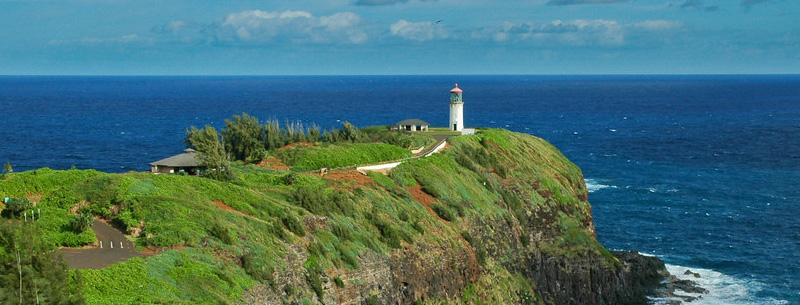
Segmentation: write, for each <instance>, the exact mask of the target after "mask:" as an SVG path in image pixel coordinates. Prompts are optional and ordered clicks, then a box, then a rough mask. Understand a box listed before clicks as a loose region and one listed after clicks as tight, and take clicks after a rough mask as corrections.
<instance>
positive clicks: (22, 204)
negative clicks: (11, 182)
mask: <svg viewBox="0 0 800 305" xmlns="http://www.w3.org/2000/svg"><path fill="white" fill-rule="evenodd" d="M31 208H33V201H31V200H30V199H28V198H10V199H8V203H6V210H8V211H9V212H10V213H12V214H14V215H19V214H21V213H22V212H23V211H26V210H30V209H31Z"/></svg>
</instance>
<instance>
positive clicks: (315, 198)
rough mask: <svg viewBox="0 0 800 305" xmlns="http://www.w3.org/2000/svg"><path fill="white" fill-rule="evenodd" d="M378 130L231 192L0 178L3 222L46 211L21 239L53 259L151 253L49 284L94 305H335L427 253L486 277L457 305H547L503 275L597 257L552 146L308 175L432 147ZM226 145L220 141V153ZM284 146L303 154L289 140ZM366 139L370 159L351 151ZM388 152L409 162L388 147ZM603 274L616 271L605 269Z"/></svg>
mask: <svg viewBox="0 0 800 305" xmlns="http://www.w3.org/2000/svg"><path fill="white" fill-rule="evenodd" d="M237 120H238V123H237ZM254 123H255V124H254ZM236 124H246V125H247V126H249V129H248V128H239V127H241V126H239V127H237V125H236ZM257 125H259V124H257V121H255V120H253V118H252V117H245V116H244V115H243V116H242V117H238V118H236V119H235V120H234V121H232V123H231V124H230V126H226V128H227V129H226V130H228V131H227V132H233V130H237V131H236V132H237V137H240V138H241V137H246V136H247V134H250V133H249V132H247V130H250V131H252V130H255V129H257V128H255V129H254V128H252V127H254V126H257ZM266 126H269V123H268V124H267V125H266ZM264 128H268V127H264ZM269 128H275V125H273V126H272V127H269ZM372 129H373V130H370V129H366V130H365V131H361V130H358V129H354V128H346V129H343V130H342V131H341V132H336V133H335V135H329V136H328V137H334V138H338V139H339V140H341V141H340V142H335V143H329V142H325V143H317V144H316V145H294V146H291V147H288V148H283V149H275V150H271V151H268V154H269V155H270V156H272V157H276V158H279V159H280V160H281V161H282V162H284V163H285V164H288V165H292V166H294V167H295V168H294V170H277V169H271V168H265V167H261V166H257V165H255V164H253V163H243V162H231V163H230V170H231V172H235V173H236V175H235V176H232V177H229V178H227V179H209V178H208V177H196V176H181V175H153V174H150V173H136V172H129V173H122V174H108V173H101V172H97V171H93V170H66V171H60V170H50V169H40V170H36V171H28V172H21V173H19V172H11V173H7V174H5V175H4V176H3V178H0V195H1V196H2V197H5V196H8V197H11V198H14V201H13V202H12V204H11V205H8V206H5V207H4V209H3V211H2V213H0V214H2V216H3V217H5V218H7V219H8V220H6V221H12V222H16V223H19V222H20V221H22V222H23V223H25V221H24V219H23V220H19V215H20V212H22V213H25V212H26V211H33V210H34V209H35V210H36V211H37V215H38V211H39V209H41V212H42V215H43V216H42V217H41V218H38V219H37V220H36V221H35V222H30V223H27V226H28V227H30V228H31V229H35V230H38V232H40V233H39V236H41V239H39V242H40V243H42V244H43V245H45V246H46V247H48V248H46V250H43V252H44V253H55V252H53V251H52V250H53V249H54V248H55V247H61V246H69V247H80V246H86V245H92V244H93V243H95V236H94V232H93V231H92V230H87V229H86V222H87V219H91V217H97V218H101V219H104V220H107V221H109V222H110V223H111V224H112V225H114V226H115V227H117V228H118V229H120V230H121V231H122V232H124V233H126V234H128V236H129V238H130V239H131V240H133V241H134V242H135V244H136V247H137V249H139V250H147V251H150V252H155V253H156V254H155V255H152V256H149V257H146V258H133V259H130V260H128V261H125V262H122V263H117V264H114V265H112V266H110V267H106V268H103V269H97V270H81V271H75V270H73V271H70V272H68V273H67V275H66V276H64V275H59V277H58V279H59V281H62V282H64V283H66V284H65V285H66V286H64V287H67V288H64V289H66V290H64V291H67V292H64V295H66V296H74V297H75V299H76V300H80V299H81V298H85V301H86V303H89V304H108V303H122V304H155V303H192V304H195V303H197V304H220V303H222V304H226V303H237V302H245V300H246V299H245V297H246V295H247V292H248V291H251V290H257V289H258V287H266V288H265V289H268V291H272V293H275V294H277V295H279V296H280V298H279V300H280V302H282V303H289V304H291V303H304V302H306V303H316V302H318V301H319V300H320V299H324V298H329V297H331V296H330V294H331V290H329V289H340V290H342V291H343V289H362V286H360V284H359V282H360V279H358V278H352V277H349V275H350V274H358V272H359V270H361V269H362V268H365V265H367V266H371V264H374V262H375V261H382V260H383V261H385V260H390V259H395V258H397V257H404V256H406V255H410V253H417V252H418V255H420V256H421V257H423V258H424V257H425V255H434V253H440V252H436V251H430V249H439V250H437V251H442V252H441V253H472V254H471V256H472V257H474V259H475V260H476V262H477V263H479V264H480V267H479V268H480V270H483V271H482V272H483V275H481V276H480V277H478V278H477V280H476V282H474V283H471V284H470V285H468V286H465V287H464V288H463V290H462V291H461V292H460V293H458V296H455V298H457V299H458V300H461V301H463V302H466V303H471V304H479V303H480V302H482V303H483V304H493V303H496V302H501V303H503V302H514V303H519V302H520V300H522V302H523V303H529V302H530V303H533V304H535V303H539V302H540V301H541V300H540V299H539V297H538V295H537V294H536V291H535V289H533V287H535V286H533V284H532V283H531V282H530V281H529V280H526V279H525V278H524V277H523V276H521V275H519V274H517V273H514V272H509V269H506V267H505V265H504V264H509V262H510V261H511V259H512V258H510V256H511V255H513V253H517V252H519V251H521V250H524V249H526V248H532V247H537V248H539V249H543V250H544V251H548V252H549V253H553V254H554V255H559V256H564V257H567V256H575V255H579V256H580V255H597V254H599V255H605V254H606V253H607V252H604V251H605V249H604V248H603V247H602V246H601V245H600V244H598V243H597V242H596V240H595V239H594V236H593V235H592V233H591V232H590V230H589V228H591V214H590V207H589V206H588V203H586V202H585V196H586V190H585V187H584V186H583V178H582V174H581V173H580V170H579V169H578V168H577V167H576V166H575V165H574V164H572V163H570V162H569V161H568V160H567V159H566V158H564V157H563V155H561V154H560V153H559V152H558V151H557V150H555V148H553V147H552V146H551V145H549V144H548V143H546V142H544V141H543V140H541V139H538V138H534V137H530V136H527V135H521V134H515V133H511V132H508V131H503V130H494V129H489V130H483V131H482V132H481V133H479V134H477V135H473V136H459V137H453V138H450V139H449V142H450V148H448V149H446V150H444V151H442V152H441V153H439V154H434V155H432V156H430V157H426V158H420V159H413V160H408V161H406V162H404V163H403V164H401V165H400V166H398V167H397V168H395V169H394V170H392V171H391V172H390V173H389V175H388V176H385V175H382V174H379V173H369V174H368V175H367V176H366V177H364V178H363V179H365V181H368V182H364V183H359V184H348V183H347V181H341V180H337V178H331V177H330V176H321V175H320V174H319V173H318V172H310V171H309V172H306V171H303V170H310V169H317V168H320V167H330V168H337V167H341V168H347V167H348V166H349V165H350V164H351V163H369V162H381V161H386V160H396V159H402V158H405V157H408V156H410V152H409V150H408V148H409V147H412V148H413V147H414V146H415V145H418V144H419V145H423V146H424V145H429V144H430V143H431V139H428V138H425V137H418V138H416V139H415V138H414V136H410V137H409V136H408V135H402V134H396V133H394V131H388V130H386V129H385V128H383V129H380V128H377V127H375V128H372ZM279 130H280V129H279ZM359 132H363V134H359ZM253 134H254V133H253ZM264 134H266V132H265V133H264ZM273 134H274V133H273ZM281 134H282V133H281ZM329 134H330V133H329ZM224 136H225V135H224V134H223V136H218V137H217V139H219V141H220V142H219V143H222V140H221V138H222V137H224ZM230 136H231V135H229V137H230ZM287 136H290V137H297V138H298V139H300V137H299V135H297V132H295V133H288V132H287ZM305 136H306V140H307V139H308V138H307V137H308V133H307V132H306V133H305ZM254 137H255V136H254ZM265 137H266V136H265ZM319 137H320V138H323V136H322V135H319ZM371 137H372V138H371ZM402 137H406V138H405V140H399V138H402ZM256 138H257V137H256ZM347 139H349V140H351V141H348V140H347ZM364 139H367V140H366V141H371V140H369V139H372V140H375V141H379V142H380V143H361V142H359V141H362V140H364ZM387 139H388V140H387ZM263 140H264V141H267V138H264V139H263ZM273 140H274V139H273ZM227 141H228V142H229V143H230V142H231V141H232V140H230V138H229V140H227ZM392 141H398V143H405V144H403V145H405V146H408V147H403V145H398V144H396V143H395V144H390V143H387V142H392ZM409 141H410V142H409ZM211 142H214V141H211ZM265 143H266V142H265ZM276 143H277V142H276ZM281 143H284V142H281ZM408 143H411V144H410V146H409V145H406V144H408ZM212 144H213V143H212ZM215 147H217V148H215V149H221V148H220V147H225V146H224V145H223V146H215ZM225 149H231V150H232V151H231V152H233V153H234V154H238V155H239V156H243V155H248V154H249V155H252V154H253V153H252V151H248V150H246V149H245V150H240V148H225ZM265 149H266V146H265ZM333 176H335V175H333ZM412 188H416V190H420V189H421V190H422V191H423V192H424V193H425V195H426V196H430V197H431V200H432V203H430V204H428V203H423V201H422V200H421V199H420V198H418V197H416V196H420V195H419V194H418V193H413V192H411V191H409V190H410V189H412ZM23 215H24V214H23ZM538 229H542V232H545V233H546V234H544V235H543V236H544V239H542V240H538V241H536V242H534V243H530V238H529V236H528V235H527V234H526V233H527V232H528V231H531V230H538ZM493 230H505V231H508V234H509V235H512V236H515V237H514V238H517V239H518V240H519V243H520V244H521V245H522V246H519V247H521V248H513V247H511V246H509V245H503V244H501V243H500V242H497V241H493V240H492V239H491V238H490V236H492V235H491V234H494V233H492V231H493ZM515 243H516V242H515ZM514 247H516V246H514ZM10 249H13V248H12V247H7V246H4V248H2V251H3V253H4V255H5V256H3V258H12V257H11V256H10V254H11V253H12V252H10V251H11V250H10ZM42 249H45V248H42ZM421 249H426V250H421ZM448 257H449V256H448ZM451 259H452V260H451V261H450V262H449V263H447V264H448V265H447V267H445V270H459V268H464V267H463V266H462V267H459V265H457V263H456V262H457V261H459V260H460V259H457V257H456V256H452V257H451ZM438 260H440V258H436V259H431V261H438ZM608 262H609V264H612V265H613V264H616V262H615V261H614V260H613V257H611V258H610V259H609V260H608ZM12 271H13V270H12ZM292 274H298V276H297V277H296V278H292V277H291V275H292ZM326 283H328V284H326ZM326 285H327V286H326ZM326 287H327V288H326ZM491 287H503V288H502V289H504V290H503V291H493V290H492V289H491ZM364 289H366V288H364ZM143 290H147V291H151V293H146V294H142V293H141V291H143ZM509 291H514V292H513V293H511V292H509ZM365 295H369V296H370V297H372V298H371V299H365V300H364V301H365V302H367V301H369V300H372V301H373V302H379V300H380V295H378V294H373V293H368V294H365ZM433 300H435V299H428V301H427V302H432V301H433ZM445 301H446V300H445ZM434 303H435V302H434Z"/></svg>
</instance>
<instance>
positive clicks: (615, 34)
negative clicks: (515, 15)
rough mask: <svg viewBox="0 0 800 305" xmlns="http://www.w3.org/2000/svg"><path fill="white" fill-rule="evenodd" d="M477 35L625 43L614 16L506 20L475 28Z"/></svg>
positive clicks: (569, 42) (518, 39)
mask: <svg viewBox="0 0 800 305" xmlns="http://www.w3.org/2000/svg"><path fill="white" fill-rule="evenodd" d="M472 37H473V38H490V39H492V40H495V41H498V42H532V43H535V44H566V45H575V46H584V45H612V46H613V45H621V44H624V43H625V29H624V27H623V26H622V25H621V24H619V22H617V21H614V20H602V19H597V20H584V19H578V20H570V21H561V20H555V21H552V22H550V23H545V24H537V23H533V22H506V23H504V25H503V27H502V28H500V29H483V30H481V31H478V32H474V33H473V35H472Z"/></svg>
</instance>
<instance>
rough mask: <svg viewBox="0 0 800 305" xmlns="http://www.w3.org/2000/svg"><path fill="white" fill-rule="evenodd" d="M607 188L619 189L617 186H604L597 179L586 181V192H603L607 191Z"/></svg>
mask: <svg viewBox="0 0 800 305" xmlns="http://www.w3.org/2000/svg"><path fill="white" fill-rule="evenodd" d="M606 188H613V189H615V188H617V186H616V185H606V184H602V183H600V182H599V181H597V180H596V179H586V190H587V191H589V193H594V192H596V191H599V190H602V189H606Z"/></svg>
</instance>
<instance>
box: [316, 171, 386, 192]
mask: <svg viewBox="0 0 800 305" xmlns="http://www.w3.org/2000/svg"><path fill="white" fill-rule="evenodd" d="M322 177H323V178H325V179H330V180H334V181H338V182H341V183H340V186H341V187H345V186H347V187H348V189H355V188H357V187H365V186H368V185H370V184H373V183H375V181H372V178H370V177H368V176H366V175H364V174H362V173H359V172H358V171H356V170H353V169H350V170H337V171H330V172H328V173H327V174H324V175H322Z"/></svg>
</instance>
